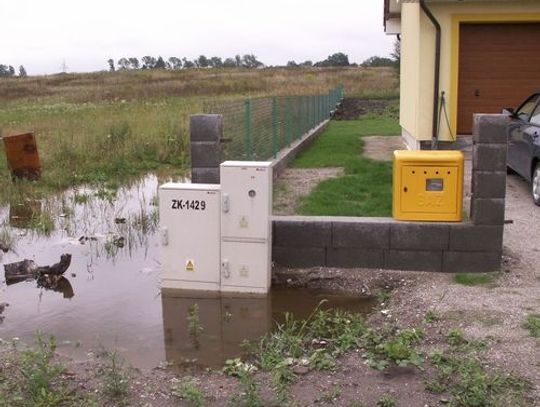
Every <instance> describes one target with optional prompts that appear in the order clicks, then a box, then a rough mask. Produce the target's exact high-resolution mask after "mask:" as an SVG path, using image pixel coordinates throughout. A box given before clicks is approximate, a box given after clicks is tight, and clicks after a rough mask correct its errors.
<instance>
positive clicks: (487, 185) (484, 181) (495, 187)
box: [472, 171, 506, 198]
mask: <svg viewBox="0 0 540 407" xmlns="http://www.w3.org/2000/svg"><path fill="white" fill-rule="evenodd" d="M472 191H473V195H474V197H475V198H505V197H506V171H497V172H492V171H473V174H472Z"/></svg>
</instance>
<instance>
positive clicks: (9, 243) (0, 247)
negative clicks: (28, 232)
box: [0, 225, 17, 258]
mask: <svg viewBox="0 0 540 407" xmlns="http://www.w3.org/2000/svg"><path fill="white" fill-rule="evenodd" d="M16 245H17V236H16V235H15V234H14V233H13V232H12V231H11V229H10V228H9V227H8V226H5V225H3V226H0V252H4V253H7V252H9V251H13V249H15V246H16ZM0 258H1V253H0Z"/></svg>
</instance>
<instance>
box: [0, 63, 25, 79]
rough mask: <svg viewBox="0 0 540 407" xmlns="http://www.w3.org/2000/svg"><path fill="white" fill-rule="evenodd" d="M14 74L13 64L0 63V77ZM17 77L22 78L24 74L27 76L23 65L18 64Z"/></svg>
mask: <svg viewBox="0 0 540 407" xmlns="http://www.w3.org/2000/svg"><path fill="white" fill-rule="evenodd" d="M11 76H16V75H15V68H13V65H3V64H0V77H4V78H5V77H11ZM18 76H19V77H21V78H24V77H25V76H28V74H27V73H26V69H24V66H22V65H21V66H19V75H18Z"/></svg>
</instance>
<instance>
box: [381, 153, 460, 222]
mask: <svg viewBox="0 0 540 407" xmlns="http://www.w3.org/2000/svg"><path fill="white" fill-rule="evenodd" d="M463 162H464V160H463V153H462V152H461V151H440V150H416V151H408V150H405V151H394V179H393V210H392V212H393V216H394V218H395V219H398V220H419V221H451V222H459V221H461V219H462V209H463Z"/></svg>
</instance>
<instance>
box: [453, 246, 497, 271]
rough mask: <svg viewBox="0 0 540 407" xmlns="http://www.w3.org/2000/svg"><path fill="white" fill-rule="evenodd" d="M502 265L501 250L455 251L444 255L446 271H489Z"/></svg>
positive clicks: (495, 269)
mask: <svg viewBox="0 0 540 407" xmlns="http://www.w3.org/2000/svg"><path fill="white" fill-rule="evenodd" d="M500 267H501V252H454V251H448V252H445V253H444V256H443V271H444V272H445V273H487V272H490V271H497V270H499V269H500Z"/></svg>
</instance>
